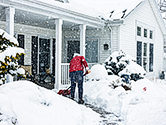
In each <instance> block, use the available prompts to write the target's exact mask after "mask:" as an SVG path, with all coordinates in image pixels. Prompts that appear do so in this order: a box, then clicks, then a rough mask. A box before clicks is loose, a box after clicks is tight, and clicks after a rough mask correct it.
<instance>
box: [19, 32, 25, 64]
mask: <svg viewBox="0 0 166 125" xmlns="http://www.w3.org/2000/svg"><path fill="white" fill-rule="evenodd" d="M17 40H18V43H19V47H21V48H23V49H24V35H21V34H18V38H17ZM18 64H19V65H24V55H21V59H20V60H18Z"/></svg>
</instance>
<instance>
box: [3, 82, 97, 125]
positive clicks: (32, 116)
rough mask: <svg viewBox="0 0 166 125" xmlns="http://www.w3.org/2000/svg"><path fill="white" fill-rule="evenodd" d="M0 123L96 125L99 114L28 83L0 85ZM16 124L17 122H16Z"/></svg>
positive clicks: (22, 124)
mask: <svg viewBox="0 0 166 125" xmlns="http://www.w3.org/2000/svg"><path fill="white" fill-rule="evenodd" d="M0 93H1V94H0V98H1V99H0V113H1V114H0V124H1V123H3V125H13V124H12V122H11V120H12V119H17V123H16V125H55V124H56V125H67V124H69V125H88V124H90V125H97V124H98V123H99V119H100V118H99V115H98V114H97V113H95V112H93V111H92V110H91V109H89V108H86V107H84V106H82V105H78V104H77V103H76V102H74V101H72V100H70V99H68V98H66V97H63V96H60V95H58V94H56V93H55V92H53V91H51V90H47V89H45V88H42V87H39V86H37V85H35V84H34V83H31V82H28V81H18V82H11V83H7V84H4V85H1V86H0ZM15 121H16V120H15Z"/></svg>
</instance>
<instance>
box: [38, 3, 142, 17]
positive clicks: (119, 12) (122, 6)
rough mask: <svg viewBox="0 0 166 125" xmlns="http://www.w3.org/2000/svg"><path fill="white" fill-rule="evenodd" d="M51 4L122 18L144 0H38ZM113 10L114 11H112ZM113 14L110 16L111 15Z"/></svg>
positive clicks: (91, 13)
mask: <svg viewBox="0 0 166 125" xmlns="http://www.w3.org/2000/svg"><path fill="white" fill-rule="evenodd" d="M36 1H41V2H44V3H47V4H50V5H54V6H58V7H61V8H64V9H68V10H71V11H75V12H79V13H82V14H85V15H89V16H92V17H96V18H102V17H103V18H104V19H109V20H110V19H121V17H122V16H123V12H124V11H125V10H126V12H125V15H127V14H128V13H130V12H131V10H133V9H134V8H135V7H136V6H137V5H138V4H139V3H140V2H141V1H142V0H79V1H78V0H68V2H63V3H62V2H58V1H55V0H47V1H46V0H36ZM111 12H113V13H111ZM111 14H112V16H111V17H110V15H111Z"/></svg>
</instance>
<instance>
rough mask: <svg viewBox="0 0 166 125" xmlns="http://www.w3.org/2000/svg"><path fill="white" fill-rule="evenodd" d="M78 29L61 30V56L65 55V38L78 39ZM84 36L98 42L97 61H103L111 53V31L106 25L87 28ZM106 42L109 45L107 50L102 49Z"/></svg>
mask: <svg viewBox="0 0 166 125" xmlns="http://www.w3.org/2000/svg"><path fill="white" fill-rule="evenodd" d="M79 37H80V31H79V30H72V31H71V30H69V31H67V30H66V31H63V55H62V57H66V56H67V55H66V54H67V50H66V49H67V48H66V41H67V40H79ZM86 38H87V39H97V40H98V42H99V46H98V49H99V63H103V62H104V61H105V59H106V58H107V57H108V56H109V55H110V53H111V45H110V41H111V32H110V30H109V29H108V28H107V27H104V28H103V29H93V30H90V29H87V30H86ZM105 43H107V44H108V45H109V50H104V46H103V45H104V44H105ZM63 59H64V60H63V62H66V60H65V58H63Z"/></svg>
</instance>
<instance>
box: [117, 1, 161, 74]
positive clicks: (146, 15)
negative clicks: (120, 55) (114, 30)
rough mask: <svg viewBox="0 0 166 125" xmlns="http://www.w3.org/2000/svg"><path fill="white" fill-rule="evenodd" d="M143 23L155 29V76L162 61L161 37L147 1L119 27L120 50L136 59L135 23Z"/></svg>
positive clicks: (159, 69)
mask: <svg viewBox="0 0 166 125" xmlns="http://www.w3.org/2000/svg"><path fill="white" fill-rule="evenodd" d="M137 21H139V22H143V23H144V24H145V25H147V27H155V29H154V47H155V48H154V49H155V50H154V72H155V73H156V76H158V75H159V72H160V71H161V70H162V68H163V67H162V64H163V62H162V60H163V56H162V54H163V35H162V32H161V30H160V28H159V24H158V22H157V20H156V18H155V16H154V13H153V10H152V8H151V5H150V4H149V2H148V0H146V2H145V3H144V4H143V5H142V6H140V7H139V8H137V9H136V10H135V12H134V13H133V14H131V15H130V17H128V18H127V19H126V21H125V24H124V25H122V26H121V30H120V49H123V50H124V51H125V52H126V54H129V55H131V56H133V57H135V58H136V22H137Z"/></svg>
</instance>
